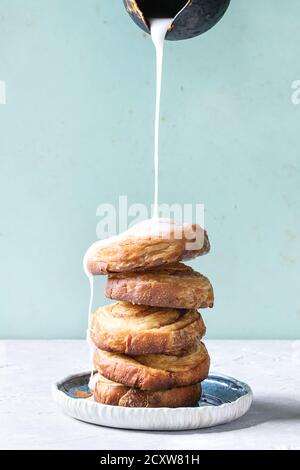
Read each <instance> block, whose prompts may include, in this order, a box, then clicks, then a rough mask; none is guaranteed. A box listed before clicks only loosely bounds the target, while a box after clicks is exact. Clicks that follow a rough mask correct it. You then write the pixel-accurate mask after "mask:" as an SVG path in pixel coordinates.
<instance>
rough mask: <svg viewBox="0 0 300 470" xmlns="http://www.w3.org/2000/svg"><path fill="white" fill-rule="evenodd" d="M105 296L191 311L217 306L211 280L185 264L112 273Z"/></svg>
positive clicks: (140, 303) (134, 302)
mask: <svg viewBox="0 0 300 470" xmlns="http://www.w3.org/2000/svg"><path fill="white" fill-rule="evenodd" d="M105 295H106V297H108V298H110V299H115V300H126V301H128V302H132V303H133V304H139V305H151V306H157V307H172V308H185V309H190V308H207V307H213V304H214V292H213V288H212V285H211V283H210V282H209V280H208V279H207V278H206V277H205V276H202V274H200V273H198V272H196V271H194V270H193V269H192V268H191V267H189V266H186V265H185V264H183V263H173V264H169V265H166V266H159V267H157V268H153V269H150V270H148V271H145V272H129V273H119V274H109V276H108V279H107V282H106V286H105Z"/></svg>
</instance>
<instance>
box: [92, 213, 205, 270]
mask: <svg viewBox="0 0 300 470" xmlns="http://www.w3.org/2000/svg"><path fill="white" fill-rule="evenodd" d="M152 224H153V225H151V223H149V222H148V225H147V226H146V229H144V226H143V225H142V224H140V225H137V226H135V227H133V228H132V229H130V230H129V231H127V232H125V233H123V234H121V235H119V236H117V237H114V238H111V239H108V240H105V241H104V242H103V241H99V242H96V243H94V244H93V245H92V246H91V247H90V249H89V250H88V252H87V254H86V259H85V263H86V268H87V270H88V271H89V272H90V273H91V274H94V275H97V274H107V273H114V272H128V271H138V270H145V269H149V268H153V267H156V266H161V265H165V264H169V263H175V262H177V261H180V260H187V259H192V258H195V257H197V256H200V255H204V254H206V253H208V252H209V249H210V244H209V240H208V236H207V233H206V231H204V230H203V229H202V228H201V227H200V226H199V225H196V224H184V225H178V224H175V223H174V222H173V221H170V220H167V221H165V220H164V219H163V220H161V219H159V220H158V222H156V223H154V222H152ZM141 226H142V229H141V228H140V227H141Z"/></svg>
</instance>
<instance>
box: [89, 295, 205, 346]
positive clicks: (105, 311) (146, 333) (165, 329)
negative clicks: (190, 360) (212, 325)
mask: <svg viewBox="0 0 300 470" xmlns="http://www.w3.org/2000/svg"><path fill="white" fill-rule="evenodd" d="M90 333H91V338H92V340H93V341H94V343H95V344H96V346H97V347H99V348H101V349H103V350H105V351H110V352H118V353H124V354H129V355H130V354H131V355H138V354H171V355H172V354H173V355H181V354H184V353H185V352H186V351H189V350H190V349H191V348H193V347H195V346H196V345H197V344H198V342H199V339H201V338H202V337H203V336H204V334H205V325H204V322H203V319H202V317H201V315H200V314H199V313H198V312H197V311H196V310H179V309H170V308H158V307H147V306H142V305H132V304H131V303H127V302H117V303H115V304H110V305H106V306H104V307H101V308H99V309H98V310H97V311H96V312H95V313H94V314H93V315H92V320H91V331H90Z"/></svg>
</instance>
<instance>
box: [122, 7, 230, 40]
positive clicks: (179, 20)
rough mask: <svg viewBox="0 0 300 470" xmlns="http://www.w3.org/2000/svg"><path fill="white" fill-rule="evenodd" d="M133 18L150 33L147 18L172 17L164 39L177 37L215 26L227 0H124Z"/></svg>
mask: <svg viewBox="0 0 300 470" xmlns="http://www.w3.org/2000/svg"><path fill="white" fill-rule="evenodd" d="M123 3H124V5H125V8H126V10H127V12H128V14H129V15H130V16H131V18H132V19H133V21H134V22H135V23H136V24H137V25H138V26H139V27H140V28H141V29H142V30H143V31H145V32H147V33H150V23H149V19H150V18H173V22H172V24H171V26H170V29H169V31H168V32H167V35H166V39H168V40H169V41H177V40H180V39H190V38H194V37H195V36H199V34H203V33H205V32H206V31H208V30H209V29H210V28H212V27H213V26H215V25H216V24H217V23H218V21H220V19H221V18H222V16H223V15H224V13H225V12H226V10H227V8H228V6H229V3H230V0H123Z"/></svg>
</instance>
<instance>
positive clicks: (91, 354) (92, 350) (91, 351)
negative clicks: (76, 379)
mask: <svg viewBox="0 0 300 470" xmlns="http://www.w3.org/2000/svg"><path fill="white" fill-rule="evenodd" d="M87 254H88V252H86V254H85V256H84V258H83V269H84V272H85V274H86V275H87V277H88V280H89V285H90V301H89V310H88V329H87V330H86V341H87V343H88V346H89V363H90V370H91V378H92V377H93V372H94V361H93V358H94V353H95V351H96V346H95V344H94V343H93V341H92V338H91V335H90V328H91V319H92V310H93V301H94V276H93V275H92V274H91V273H90V272H89V271H88V269H87Z"/></svg>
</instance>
